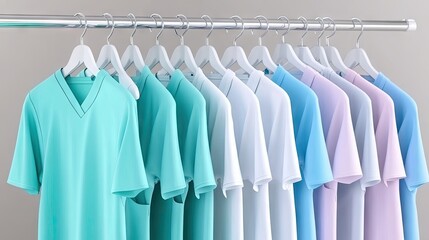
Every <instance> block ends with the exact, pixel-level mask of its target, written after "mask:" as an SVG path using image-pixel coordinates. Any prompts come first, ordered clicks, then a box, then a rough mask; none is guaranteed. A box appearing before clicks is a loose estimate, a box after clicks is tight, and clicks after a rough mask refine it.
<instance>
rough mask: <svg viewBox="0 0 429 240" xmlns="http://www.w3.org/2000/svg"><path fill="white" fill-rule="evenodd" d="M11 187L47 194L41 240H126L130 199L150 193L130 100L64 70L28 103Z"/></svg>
mask: <svg viewBox="0 0 429 240" xmlns="http://www.w3.org/2000/svg"><path fill="white" fill-rule="evenodd" d="M8 183H10V184H12V185H14V186H17V187H20V188H22V189H24V190H26V191H27V192H28V193H30V194H38V193H41V196H40V206H39V221H38V222H39V226H38V229H39V230H38V238H39V239H43V240H50V239H52V240H57V239H61V240H68V239H70V240H75V239H81V240H86V239H88V240H93V239H107V240H108V239H111V240H120V239H126V226H125V208H124V202H125V198H124V197H135V196H136V195H137V194H138V193H139V192H141V191H142V190H144V189H146V188H147V187H148V183H147V179H146V174H145V169H144V164H143V159H142V154H141V151H140V141H139V136H138V122H137V108H136V102H135V100H134V99H133V98H132V96H131V94H129V93H128V92H127V90H126V89H124V88H123V87H122V86H120V85H119V84H118V83H117V82H116V81H115V80H114V79H113V78H111V77H110V76H109V75H108V73H107V72H106V71H104V70H100V72H99V73H98V74H97V76H96V77H93V78H90V77H66V78H64V76H63V74H62V71H61V69H60V70H57V71H56V72H55V73H54V74H53V75H51V76H50V77H49V78H48V79H46V80H45V81H43V82H42V83H40V84H39V85H37V86H36V87H35V88H34V89H32V90H31V91H30V92H29V93H28V95H27V97H26V99H25V101H24V106H23V110H22V115H21V121H20V126H19V131H18V137H17V142H16V148H15V154H14V158H13V162H12V166H11V169H10V174H9V178H8Z"/></svg>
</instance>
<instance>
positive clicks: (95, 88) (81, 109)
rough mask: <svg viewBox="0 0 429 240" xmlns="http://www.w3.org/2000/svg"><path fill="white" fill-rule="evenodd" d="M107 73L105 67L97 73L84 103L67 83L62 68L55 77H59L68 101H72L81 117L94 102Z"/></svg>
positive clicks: (58, 79)
mask: <svg viewBox="0 0 429 240" xmlns="http://www.w3.org/2000/svg"><path fill="white" fill-rule="evenodd" d="M106 75H107V72H106V71H105V70H103V69H101V70H100V71H99V72H98V73H97V76H96V77H95V79H94V81H93V83H92V86H91V89H90V90H89V92H88V95H87V96H86V97H85V99H84V100H83V102H82V104H79V102H78V100H77V99H76V96H75V95H74V93H73V92H72V90H71V89H70V86H69V85H68V84H67V82H66V81H67V80H66V79H65V78H64V75H63V72H62V69H59V70H57V71H56V72H55V78H56V79H57V82H58V84H59V85H60V87H61V89H62V90H63V92H64V95H65V96H66V97H67V99H68V101H69V102H70V104H71V105H72V107H73V108H74V110H75V111H76V113H77V114H78V115H79V117H83V116H84V115H85V113H86V112H87V111H88V110H89V108H90V107H91V106H92V104H93V103H94V101H95V99H96V97H97V95H98V92H99V90H100V87H101V85H102V83H103V80H104V78H105V77H106Z"/></svg>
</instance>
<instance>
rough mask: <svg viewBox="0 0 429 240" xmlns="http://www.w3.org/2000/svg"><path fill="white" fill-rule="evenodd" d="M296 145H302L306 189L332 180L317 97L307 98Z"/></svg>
mask: <svg viewBox="0 0 429 240" xmlns="http://www.w3.org/2000/svg"><path fill="white" fill-rule="evenodd" d="M298 139H299V140H298V141H297V142H296V144H297V145H300V144H303V145H302V146H300V148H303V150H304V151H303V154H304V156H302V158H300V159H304V160H303V163H300V165H302V166H301V167H302V168H303V170H302V171H303V175H304V178H305V179H306V183H307V187H308V188H309V189H315V188H317V187H319V186H321V185H322V184H324V183H327V182H330V181H332V180H333V176H332V171H331V166H330V164H329V158H328V151H327V149H326V144H325V139H324V137H323V128H322V119H321V115H320V109H319V102H318V100H317V97H316V96H314V97H308V99H307V102H306V106H305V110H304V113H303V116H302V119H301V123H300V126H299V132H298Z"/></svg>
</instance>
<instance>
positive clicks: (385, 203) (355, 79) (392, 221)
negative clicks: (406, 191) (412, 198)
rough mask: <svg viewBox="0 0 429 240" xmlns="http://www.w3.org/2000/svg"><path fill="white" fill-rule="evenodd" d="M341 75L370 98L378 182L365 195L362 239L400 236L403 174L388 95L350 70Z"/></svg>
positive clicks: (401, 236) (394, 239)
mask: <svg viewBox="0 0 429 240" xmlns="http://www.w3.org/2000/svg"><path fill="white" fill-rule="evenodd" d="M342 75H343V77H344V78H345V79H347V80H349V81H350V82H352V83H353V84H354V85H356V86H358V87H359V88H360V89H361V90H363V91H364V92H365V93H366V94H367V95H368V96H369V97H370V98H371V102H372V111H373V118H374V121H373V124H374V130H375V140H376V144H377V155H378V161H379V167H380V176H381V180H382V181H381V182H380V183H379V184H377V185H375V186H373V187H369V188H367V190H366V191H367V192H366V195H365V239H366V240H371V239H377V240H378V239H389V240H396V239H398V240H399V239H404V231H403V227H402V214H401V203H400V197H399V179H401V178H404V177H405V170H404V165H403V163H402V157H401V151H400V147H399V140H398V133H397V131H396V118H395V109H394V105H393V101H392V99H391V98H390V97H389V95H387V94H386V93H384V92H383V91H382V90H380V89H379V88H377V87H376V86H374V85H372V84H371V83H370V82H368V81H367V80H365V79H364V78H362V77H361V76H360V75H359V74H357V73H356V72H354V71H353V70H348V71H347V72H344V73H342Z"/></svg>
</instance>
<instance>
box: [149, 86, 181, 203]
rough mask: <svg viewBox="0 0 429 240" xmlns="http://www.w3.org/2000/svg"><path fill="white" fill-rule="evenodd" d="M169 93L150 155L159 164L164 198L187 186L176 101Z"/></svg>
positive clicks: (161, 111)
mask: <svg viewBox="0 0 429 240" xmlns="http://www.w3.org/2000/svg"><path fill="white" fill-rule="evenodd" d="M157 81H158V80H157ZM168 94H169V95H168V97H169V98H171V99H170V100H171V101H168V102H166V104H163V105H161V106H159V107H160V109H158V112H157V116H156V120H155V121H154V125H153V130H152V136H151V138H150V141H151V142H150V146H151V151H150V154H149V155H148V156H149V157H151V158H154V157H155V156H156V157H155V158H154V159H153V160H152V161H151V164H156V165H157V166H156V167H155V168H156V169H158V171H159V172H158V173H157V174H159V176H158V177H159V181H160V184H161V196H162V198H163V199H169V198H172V197H175V196H178V195H181V194H183V193H184V191H185V188H186V182H185V176H184V173H183V168H182V160H181V157H180V149H179V140H178V139H179V138H178V135H177V116H176V103H175V102H174V100H173V97H172V96H171V95H170V93H168ZM165 98H167V96H165ZM159 148H161V150H160V151H159V150H158V149H159ZM158 154H160V155H158ZM158 164H159V165H158Z"/></svg>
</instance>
